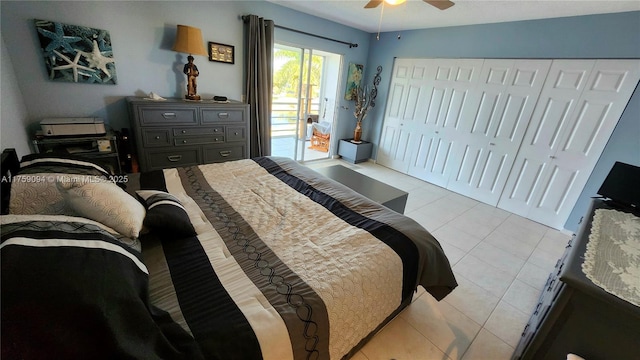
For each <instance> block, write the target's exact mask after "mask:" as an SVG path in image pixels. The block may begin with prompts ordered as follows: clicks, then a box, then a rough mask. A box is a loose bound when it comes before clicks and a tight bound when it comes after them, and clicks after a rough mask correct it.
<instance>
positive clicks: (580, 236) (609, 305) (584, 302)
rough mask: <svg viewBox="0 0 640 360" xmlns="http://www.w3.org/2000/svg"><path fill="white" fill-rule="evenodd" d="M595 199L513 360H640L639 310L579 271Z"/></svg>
mask: <svg viewBox="0 0 640 360" xmlns="http://www.w3.org/2000/svg"><path fill="white" fill-rule="evenodd" d="M611 208H612V207H611V206H610V205H609V203H608V202H607V201H603V200H600V199H595V200H593V201H592V204H591V208H590V209H589V211H588V212H587V214H586V215H585V216H584V218H583V219H582V223H581V226H580V229H579V231H578V232H577V233H576V234H575V235H574V237H573V238H572V239H571V241H570V242H569V244H568V245H567V248H566V251H565V253H564V255H563V256H562V257H561V258H560V260H558V262H557V263H556V267H555V269H554V270H553V272H552V273H551V274H550V275H549V278H548V279H547V283H546V284H545V288H544V290H543V291H542V294H541V295H540V299H539V302H538V305H537V306H536V308H535V309H534V312H533V314H532V315H531V318H530V319H529V322H528V323H527V325H526V326H525V328H524V331H523V332H522V336H521V338H520V343H519V344H518V346H517V347H516V349H515V352H514V354H513V357H512V360H529V359H530V360H555V359H566V358H567V354H569V353H573V354H576V355H579V356H581V357H583V358H585V359H587V360H598V359H616V360H623V359H624V360H627V359H629V360H635V359H640V352H639V350H638V341H639V339H640V308H639V307H637V306H635V305H633V304H631V303H629V302H627V301H624V300H622V299H620V298H618V297H616V296H614V295H612V294H610V293H608V292H606V291H605V290H603V289H602V288H600V287H598V286H597V285H595V284H594V283H593V282H592V281H591V280H589V279H588V278H587V276H586V275H585V274H584V273H583V271H582V263H583V262H584V258H585V251H586V248H587V243H588V242H589V234H590V233H591V225H592V221H593V217H594V212H595V210H596V209H611Z"/></svg>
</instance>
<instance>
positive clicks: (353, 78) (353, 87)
mask: <svg viewBox="0 0 640 360" xmlns="http://www.w3.org/2000/svg"><path fill="white" fill-rule="evenodd" d="M363 70H364V66H363V65H361V64H354V63H349V70H348V71H347V89H346V90H345V92H344V99H345V100H355V99H356V97H357V94H356V91H357V89H358V86H360V81H361V80H362V71H363Z"/></svg>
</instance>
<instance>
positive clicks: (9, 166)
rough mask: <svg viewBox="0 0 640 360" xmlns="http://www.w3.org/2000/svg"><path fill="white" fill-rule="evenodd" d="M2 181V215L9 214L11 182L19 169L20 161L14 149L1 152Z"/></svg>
mask: <svg viewBox="0 0 640 360" xmlns="http://www.w3.org/2000/svg"><path fill="white" fill-rule="evenodd" d="M1 169H2V179H0V198H1V203H0V205H1V211H0V213H1V214H2V215H5V214H8V213H9V200H10V194H11V180H12V178H13V176H14V175H15V174H17V173H18V170H19V169H20V160H18V154H17V153H16V149H5V150H4V151H3V152H2V168H1Z"/></svg>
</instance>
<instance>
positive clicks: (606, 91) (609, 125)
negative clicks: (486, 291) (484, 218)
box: [528, 60, 640, 228]
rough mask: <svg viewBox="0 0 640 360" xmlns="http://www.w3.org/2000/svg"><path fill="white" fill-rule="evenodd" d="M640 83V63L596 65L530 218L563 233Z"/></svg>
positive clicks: (601, 62) (560, 139)
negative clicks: (574, 207) (566, 222)
mask: <svg viewBox="0 0 640 360" xmlns="http://www.w3.org/2000/svg"><path fill="white" fill-rule="evenodd" d="M638 79H640V61H638V60H597V61H596V63H595V65H594V67H593V70H592V72H591V74H590V75H589V78H588V80H587V82H586V85H585V88H584V90H583V91H582V93H581V95H580V97H579V98H578V99H577V100H576V106H575V110H574V112H573V114H572V115H571V116H570V117H569V119H568V121H567V123H566V126H565V127H564V129H563V131H562V132H561V133H560V135H559V136H558V139H557V147H556V149H555V152H554V153H553V154H552V155H551V156H550V157H549V164H550V166H549V175H548V178H549V181H548V186H547V187H542V188H541V189H540V190H539V192H538V194H537V197H536V203H535V204H534V206H533V207H532V208H531V209H530V211H529V214H528V217H529V218H531V219H532V220H536V221H538V222H541V223H543V224H547V225H549V226H552V227H555V228H562V227H563V226H564V223H565V221H566V219H567V217H568V216H569V213H570V212H571V210H572V209H573V206H574V204H575V202H576V200H577V199H578V197H579V196H580V193H581V192H582V189H583V188H584V185H585V184H586V182H587V180H588V179H589V176H590V175H591V171H592V170H593V167H594V166H595V164H596V162H597V161H598V158H599V157H600V154H601V153H602V150H603V149H604V147H605V145H606V143H607V141H608V140H609V137H610V136H611V133H612V132H613V129H614V128H615V126H616V124H617V123H618V119H619V118H620V116H621V115H622V112H623V111H624V108H625V107H626V105H627V103H628V101H629V98H630V97H631V95H632V93H633V91H634V89H635V87H636V85H637V83H638Z"/></svg>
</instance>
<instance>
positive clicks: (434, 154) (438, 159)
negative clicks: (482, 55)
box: [408, 59, 483, 187]
mask: <svg viewBox="0 0 640 360" xmlns="http://www.w3.org/2000/svg"><path fill="white" fill-rule="evenodd" d="M482 63H483V60H482V59H456V60H454V59H431V60H429V63H428V65H429V66H428V67H429V71H428V72H427V73H428V75H429V76H428V77H427V78H426V81H425V82H423V84H422V89H423V91H422V94H423V97H422V101H421V102H420V104H421V106H423V107H422V109H423V111H422V112H421V113H420V114H419V118H418V119H417V121H414V123H413V124H414V128H413V129H412V133H414V134H415V143H414V145H412V147H411V149H413V151H412V153H413V154H412V155H413V156H412V158H411V163H410V165H409V169H408V173H409V175H411V176H415V177H417V178H419V179H422V180H426V181H429V182H431V183H433V184H436V185H439V186H442V187H446V186H447V182H448V180H449V174H450V171H451V169H452V168H455V166H456V163H458V162H459V158H456V157H455V156H454V154H455V148H456V147H457V146H459V143H460V140H461V136H462V132H461V131H460V126H461V125H462V123H463V120H462V115H463V114H464V113H465V109H466V108H467V107H468V106H469V104H470V102H469V99H470V93H471V92H472V91H473V89H474V88H475V86H476V83H477V82H478V79H479V77H480V70H481V69H482Z"/></svg>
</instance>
